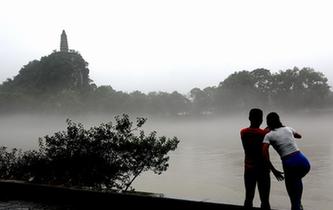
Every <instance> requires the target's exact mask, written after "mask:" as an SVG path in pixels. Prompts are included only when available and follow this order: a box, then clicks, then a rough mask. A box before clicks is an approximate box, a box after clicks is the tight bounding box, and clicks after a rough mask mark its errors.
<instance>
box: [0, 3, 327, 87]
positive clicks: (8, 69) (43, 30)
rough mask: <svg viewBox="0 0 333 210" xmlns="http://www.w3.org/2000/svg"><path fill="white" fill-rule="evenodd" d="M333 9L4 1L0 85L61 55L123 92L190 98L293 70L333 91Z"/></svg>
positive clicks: (0, 11) (323, 6) (316, 6)
mask: <svg viewBox="0 0 333 210" xmlns="http://www.w3.org/2000/svg"><path fill="white" fill-rule="evenodd" d="M332 6H333V3H331V1H324V0H313V1H306V0H301V1H300V0H288V1H285V0H279V1H270V0H251V1H249V0H243V1H241V0H232V1H230V0H227V1H221V0H219V1H211V0H203V1H196V0H168V1H159V0H151V1H146V0H140V1H138V0H121V1H110V0H109V1H99V0H93V1H82V0H81V1H73V0H72V1H66V0H57V1H48V0H29V1H25V0H21V1H19V0H10V1H9V0H8V1H3V0H1V8H0V46H1V48H0V69H1V75H0V81H4V80H5V79H6V78H12V77H13V76H15V75H16V74H17V73H18V71H19V69H20V68H21V67H22V66H23V65H25V64H27V63H28V62H29V61H31V60H34V59H40V57H42V56H44V55H48V54H50V53H51V52H52V51H53V50H54V49H59V45H60V34H61V31H62V30H63V29H65V30H66V33H67V36H68V43H69V48H71V49H75V50H77V51H79V52H80V53H81V54H82V56H83V57H84V58H85V59H86V61H88V62H89V69H90V77H91V79H93V80H94V81H95V83H96V84H97V85H98V86H99V85H105V84H108V85H111V86H112V87H113V88H115V89H117V90H123V91H133V90H141V91H143V92H149V91H158V90H161V91H168V92H171V91H173V90H177V91H179V92H181V93H187V92H189V91H190V89H191V88H194V87H199V88H204V87H207V86H215V85H218V83H219V82H220V81H223V80H224V79H225V78H226V77H227V76H228V75H230V74H231V73H233V72H235V71H240V70H253V69H255V68H260V67H263V68H267V69H270V70H273V71H278V70H285V69H287V68H292V67H294V66H298V67H300V68H302V67H312V68H314V69H315V70H317V71H321V72H324V73H325V75H326V76H327V77H328V79H329V83H330V85H333V83H332V81H333V68H332V67H333V59H332V55H333V38H332V37H333V27H332V23H331V21H332V20H333V13H332V12H331V10H332V8H333V7H332Z"/></svg>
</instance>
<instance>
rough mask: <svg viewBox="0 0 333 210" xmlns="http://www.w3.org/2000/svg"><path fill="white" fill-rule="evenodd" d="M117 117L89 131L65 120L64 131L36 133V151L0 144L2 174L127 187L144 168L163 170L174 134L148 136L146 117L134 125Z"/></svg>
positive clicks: (124, 117)
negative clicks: (9, 147) (146, 132)
mask: <svg viewBox="0 0 333 210" xmlns="http://www.w3.org/2000/svg"><path fill="white" fill-rule="evenodd" d="M115 120H116V123H115V124H114V125H113V124H112V123H111V122H110V123H106V124H104V123H103V124H101V125H99V126H97V127H92V128H90V129H88V130H86V129H84V127H83V125H82V124H76V123H73V122H72V121H71V120H67V125H68V126H67V130H66V131H61V132H57V133H55V134H54V135H53V136H45V137H44V138H40V139H39V150H37V151H36V150H32V151H26V152H22V151H20V150H17V149H13V150H12V151H10V152H7V149H6V148H5V147H2V148H0V178H2V179H18V180H26V181H30V182H34V183H46V184H62V185H65V186H79V187H88V188H90V189H94V190H119V191H120V190H122V191H127V190H134V189H133V188H132V187H131V184H132V183H133V181H134V180H135V179H136V178H137V177H138V176H139V175H140V174H141V173H142V172H144V171H148V170H152V171H153V172H154V173H156V174H161V173H162V172H163V171H165V170H167V168H168V160H169V156H167V154H168V152H170V151H174V150H175V149H176V148H177V145H178V143H179V140H178V139H177V138H176V137H173V138H172V139H169V138H166V137H165V136H162V137H157V135H156V132H155V131H154V132H151V133H150V134H149V135H147V136H146V135H145V133H144V131H143V130H140V128H141V127H142V125H143V124H144V123H145V122H146V119H145V118H137V121H136V126H135V127H134V128H133V122H131V121H130V120H129V116H128V115H125V114H124V115H122V116H121V117H120V116H117V117H115Z"/></svg>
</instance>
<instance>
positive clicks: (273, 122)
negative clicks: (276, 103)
mask: <svg viewBox="0 0 333 210" xmlns="http://www.w3.org/2000/svg"><path fill="white" fill-rule="evenodd" d="M266 122H267V126H268V128H269V129H270V130H274V129H276V128H281V127H283V125H282V123H281V121H280V117H279V115H278V114H277V113H276V112H271V113H269V114H268V115H267V117H266Z"/></svg>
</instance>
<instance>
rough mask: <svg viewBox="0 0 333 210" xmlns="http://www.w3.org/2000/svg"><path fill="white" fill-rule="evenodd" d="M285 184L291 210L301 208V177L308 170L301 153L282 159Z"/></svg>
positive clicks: (308, 167) (307, 162) (305, 160)
mask: <svg viewBox="0 0 333 210" xmlns="http://www.w3.org/2000/svg"><path fill="white" fill-rule="evenodd" d="M283 169H284V171H285V184H286V188H287V192H288V195H289V198H290V202H291V209H292V210H301V209H302V205H301V200H302V193H303V183H302V178H303V177H304V176H305V175H306V174H307V173H308V172H309V170H310V164H309V161H308V160H307V159H306V158H305V156H304V155H303V154H301V153H299V154H297V155H295V156H292V157H290V158H288V159H287V160H283Z"/></svg>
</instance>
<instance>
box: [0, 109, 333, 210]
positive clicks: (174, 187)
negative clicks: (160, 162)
mask: <svg viewBox="0 0 333 210" xmlns="http://www.w3.org/2000/svg"><path fill="white" fill-rule="evenodd" d="M281 118H282V121H283V122H284V123H285V124H286V125H288V126H291V127H293V128H295V129H296V130H297V131H298V132H300V133H301V134H303V139H301V140H300V141H298V145H299V147H300V149H301V150H302V151H303V152H304V153H305V155H306V156H307V157H308V158H309V159H310V161H311V165H312V168H311V171H310V173H309V174H308V175H307V176H306V177H305V178H304V194H303V205H304V207H305V208H306V209H320V210H330V209H331V208H332V206H333V197H332V196H331V195H332V193H333V180H332V179H331V177H333V165H332V161H333V141H332V140H333V137H332V135H331V133H332V132H331V130H332V128H333V120H332V119H333V118H332V116H329V115H321V116H314V115H307V116H290V115H287V114H281ZM73 119H74V120H78V121H80V122H83V123H84V125H87V126H86V127H88V126H91V125H96V124H98V123H101V122H107V121H110V120H112V119H113V118H112V117H111V116H105V115H104V116H93V117H91V116H90V117H73ZM65 120H66V118H65V117H59V116H58V117H54V116H52V117H50V116H42V117H41V116H31V115H24V116H9V117H8V116H7V117H2V118H1V119H0V144H1V145H4V146H8V147H18V148H23V149H31V148H36V146H37V142H38V141H37V139H38V137H41V136H44V135H46V134H52V133H54V132H55V131H58V130H63V129H65V127H66V125H65ZM247 126H248V121H247V116H246V114H244V115H240V116H237V117H224V118H219V119H200V120H184V119H176V120H170V119H166V120H161V119H154V118H153V119H149V120H148V122H147V123H146V125H145V126H144V128H145V130H146V131H147V132H149V131H151V130H156V131H157V132H158V135H166V136H168V137H172V136H177V137H178V138H179V139H180V140H181V142H180V143H179V146H178V148H177V150H176V151H175V152H173V153H171V154H170V167H169V169H168V170H167V171H166V172H164V173H163V174H162V175H155V174H153V173H150V172H146V173H144V174H142V175H141V176H140V177H138V179H137V180H136V181H135V183H134V187H135V188H136V190H138V191H149V192H156V193H163V194H164V195H165V196H166V197H173V198H183V199H191V200H200V201H211V202H223V203H232V204H242V203H243V199H244V187H243V158H244V155H243V150H242V145H241V142H240V137H239V130H240V129H241V128H242V127H247ZM271 156H272V157H271V158H272V160H273V162H274V163H275V165H276V166H277V168H279V169H282V167H281V163H280V160H279V157H278V155H277V154H276V152H275V151H274V150H273V149H271ZM255 205H257V206H258V205H259V199H258V195H257V193H256V198H255ZM271 205H272V207H273V208H276V209H289V199H288V196H287V192H286V190H285V186H284V182H278V181H276V180H275V178H274V177H272V187H271Z"/></svg>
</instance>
